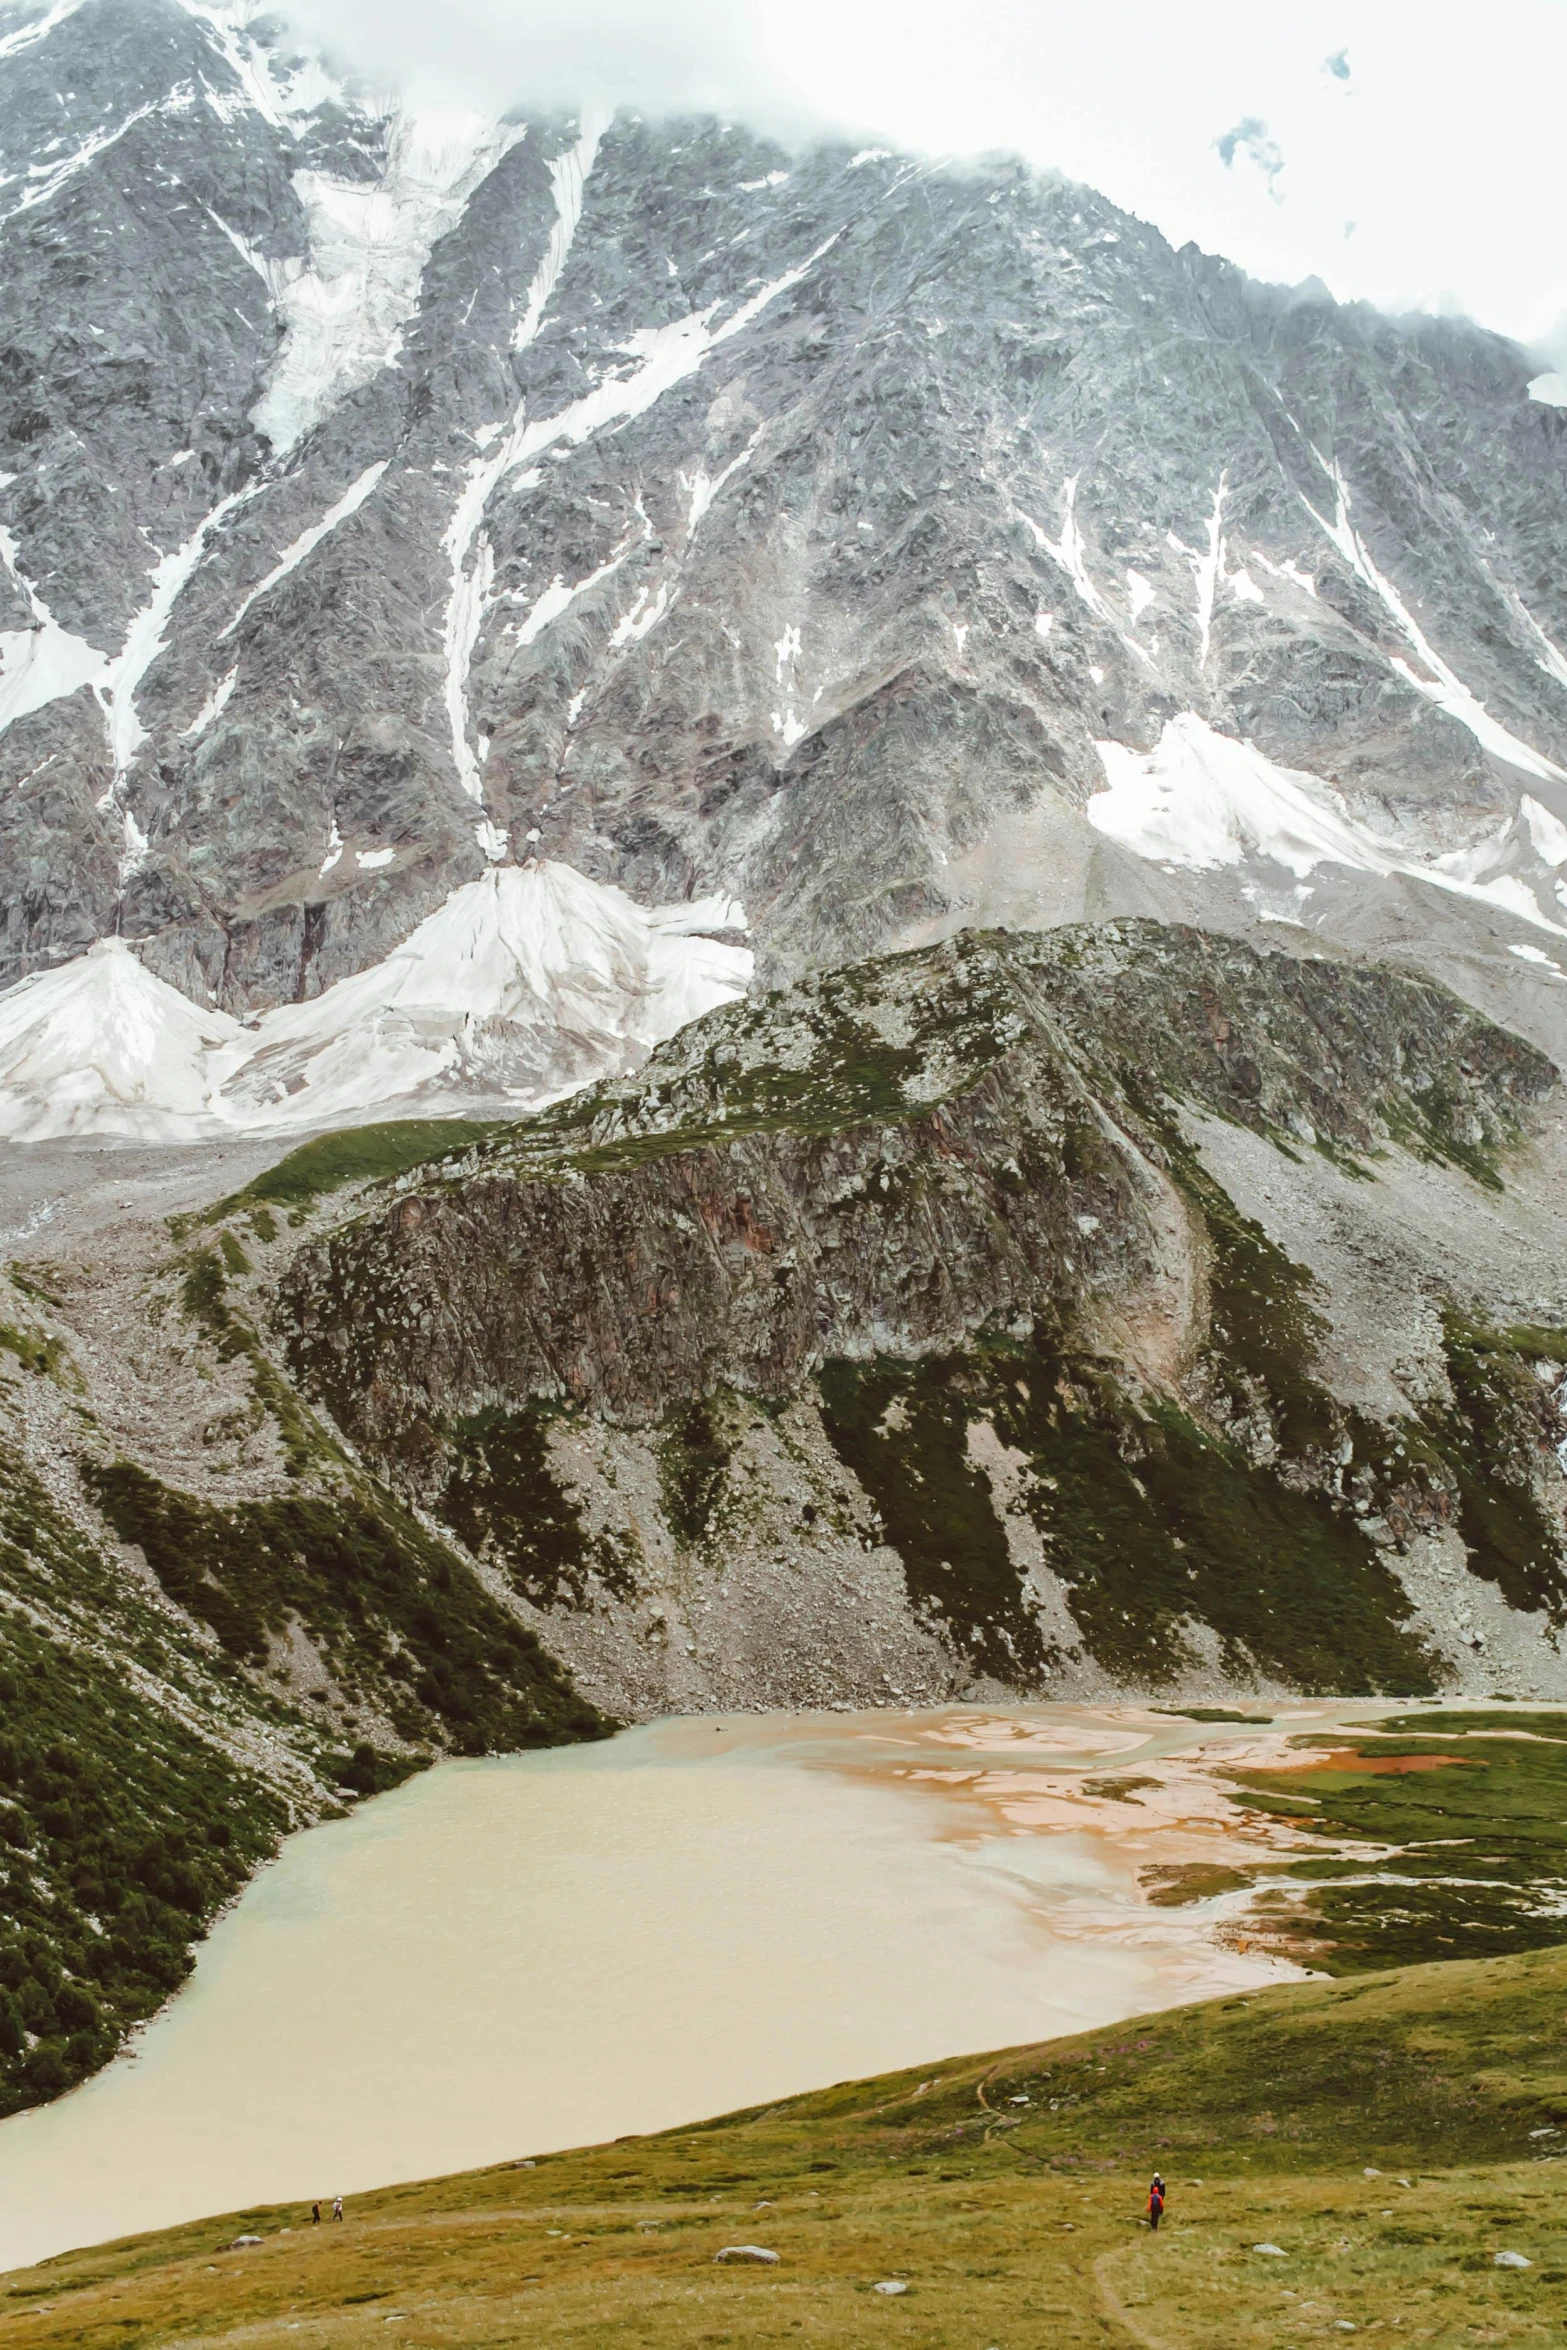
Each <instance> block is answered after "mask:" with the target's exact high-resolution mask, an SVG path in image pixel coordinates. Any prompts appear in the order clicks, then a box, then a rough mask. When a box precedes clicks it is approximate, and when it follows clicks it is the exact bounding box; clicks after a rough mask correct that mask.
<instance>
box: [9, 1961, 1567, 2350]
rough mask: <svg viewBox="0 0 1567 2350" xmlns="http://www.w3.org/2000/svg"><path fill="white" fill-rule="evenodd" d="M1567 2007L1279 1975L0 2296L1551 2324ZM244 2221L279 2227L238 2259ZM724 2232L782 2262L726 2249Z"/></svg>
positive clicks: (1559, 2286) (292, 2216) (69, 2331)
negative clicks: (1160, 2011) (1505, 2264)
mask: <svg viewBox="0 0 1567 2350" xmlns="http://www.w3.org/2000/svg"><path fill="white" fill-rule="evenodd" d="M1564 2008H1567V1951H1563V1950H1548V1951H1534V1952H1529V1953H1526V1954H1524V1955H1522V1956H1519V1957H1513V1958H1506V1959H1498V1960H1489V1961H1476V1962H1468V1961H1462V1962H1455V1963H1451V1964H1448V1965H1445V1966H1440V1967H1430V1966H1428V1967H1413V1968H1407V1969H1403V1970H1400V1971H1398V1972H1395V1973H1391V1974H1385V1975H1376V1976H1362V1977H1360V1978H1359V1979H1358V1980H1356V1981H1354V1982H1353V1983H1334V1984H1325V1983H1315V1982H1313V1983H1307V1984H1301V1985H1292V1986H1289V1987H1288V1988H1285V1989H1282V1990H1278V1991H1270V1992H1266V1993H1261V1994H1256V1995H1252V1996H1249V1997H1243V1998H1236V1999H1231V2000H1225V2001H1220V2002H1214V2003H1212V2004H1210V2005H1207V2006H1204V2007H1199V2008H1189V2009H1186V2010H1184V2011H1177V2012H1176V2013H1174V2014H1166V2015H1161V2016H1155V2017H1149V2018H1145V2019H1142V2020H1141V2021H1137V2022H1133V2023H1129V2024H1124V2025H1121V2026H1118V2027H1116V2028H1115V2029H1113V2030H1111V2031H1109V2032H1102V2033H1093V2034H1088V2035H1083V2036H1079V2037H1077V2038H1075V2039H1071V2040H1062V2041H1056V2042H1052V2043H1049V2044H1047V2045H1045V2046H1043V2047H1039V2048H1032V2049H1018V2050H1012V2051H1010V2052H1008V2053H1006V2054H1003V2055H1001V2056H999V2057H979V2058H965V2059H962V2060H960V2061H958V2062H956V2063H949V2064H945V2065H938V2066H935V2067H932V2068H928V2069H926V2070H924V2071H918V2072H909V2073H904V2074H899V2075H892V2076H888V2077H887V2078H885V2079H882V2080H878V2081H870V2082H859V2083H853V2084H849V2085H846V2086H843V2087H841V2088H838V2089H833V2090H828V2091H825V2092H823V2093H821V2094H818V2095H814V2096H809V2097H801V2098H795V2099H790V2100H788V2101H787V2102H785V2103H783V2104H780V2105H778V2106H774V2107H771V2108H769V2109H767V2110H766V2111H765V2112H760V2113H750V2114H740V2115H736V2116H732V2117H730V2118H729V2119H727V2120H724V2121H719V2122H714V2123H710V2124H707V2125H705V2126H701V2127H697V2128H692V2129H683V2130H675V2131H671V2132H668V2133H666V2134H665V2135H663V2136H660V2137H656V2138H644V2139H624V2140H621V2141H619V2142H618V2143H617V2144H615V2145H612V2146H608V2147H601V2148H597V2149H590V2150H588V2151H586V2152H582V2153H577V2154H564V2155H558V2156H553V2157H549V2158H547V2159H544V2160H541V2161H540V2162H539V2163H538V2164H537V2166H536V2167H534V2168H532V2169H528V2170H523V2169H518V2168H515V2167H511V2166H506V2167H498V2168H495V2169H491V2170H487V2171H480V2172H474V2173H471V2174H468V2175H466V2176H459V2177H454V2178H450V2179H443V2180H437V2181H434V2182H432V2183H429V2184H426V2185H421V2186H411V2187H400V2188H393V2189H389V2190H386V2191H384V2192H382V2193H380V2194H376V2195H366V2196H362V2197H359V2198H356V2199H355V2200H354V2201H353V2203H352V2205H351V2208H350V2213H349V2218H348V2220H347V2222H346V2223H345V2225H344V2226H343V2227H342V2228H336V2227H333V2226H331V2225H330V2224H328V2225H326V2226H324V2227H322V2228H320V2229H312V2228H311V2227H310V2226H309V2225H308V2219H309V2213H308V2209H307V2208H306V2207H305V2206H303V2205H298V2204H296V2205H294V2206H292V2207H287V2208H282V2209H277V2210H268V2211H252V2212H246V2213H244V2214H240V2215H234V2216H232V2217H230V2218H229V2219H227V2220H224V2221H204V2222H201V2223H199V2224H196V2225H193V2226H188V2227H184V2228H179V2229H174V2230H170V2231H168V2232H167V2233H165V2234H162V2235H158V2236H149V2237H143V2238H139V2239H134V2240H131V2241H128V2242H126V2243H124V2244H121V2245H117V2246H110V2247H107V2248H105V2249H103V2250H100V2251H96V2252H91V2253H81V2254H71V2255H67V2256H65V2257H63V2258H61V2259H59V2260H57V2261H53V2262H49V2263H46V2264H45V2265H44V2266H43V2267H42V2268H40V2269H37V2270H35V2271H32V2272H30V2273H27V2274H21V2273H19V2274H17V2275H16V2276H14V2277H12V2278H10V2279H9V2280H7V2290H8V2293H9V2308H10V2309H11V2310H12V2311H14V2312H17V2313H20V2312H22V2311H24V2310H25V2311H26V2312H27V2313H28V2321H27V2324H26V2327H25V2329H22V2328H17V2329H16V2332H17V2338H18V2339H19V2340H20V2339H23V2338H25V2340H26V2341H27V2342H28V2344H30V2345H33V2344H37V2345H43V2346H47V2350H64V2345H66V2344H70V2345H72V2350H108V2346H109V2345H111V2344H112V2345H116V2346H119V2350H128V2346H133V2345H141V2344H147V2345H151V2344H154V2343H159V2344H161V2343H165V2342H167V2343H189V2344H194V2343H196V2342H198V2341H199V2342H201V2343H204V2344H205V2343H213V2342H218V2341H235V2342H238V2341H240V2340H243V2341H245V2342H247V2343H249V2342H256V2341H264V2340H271V2339H273V2338H274V2337H276V2338H277V2339H278V2340H279V2341H282V2340H283V2339H284V2338H285V2336H286V2338H287V2340H288V2341H289V2342H290V2343H292V2342H293V2341H294V2338H295V2336H296V2334H297V2340H298V2350H316V2346H318V2345H319V2346H321V2350H326V2346H327V2345H331V2346H332V2350H339V2346H341V2350H355V2346H357V2345H359V2344H363V2343H369V2342H371V2341H380V2342H385V2341H388V2340H392V2339H396V2340H397V2341H398V2342H399V2343H401V2344H404V2345H408V2344H414V2345H424V2346H427V2350H447V2346H450V2350H457V2346H458V2345H472V2346H473V2350H480V2346H481V2345H482V2346H485V2350H488V2346H491V2345H494V2346H497V2350H498V2346H500V2345H506V2344H513V2343H521V2342H524V2341H526V2342H529V2343H533V2344H539V2343H542V2344H546V2345H557V2346H560V2350H566V2346H568V2345H569V2346H571V2350H589V2345H598V2344H602V2343H606V2342H624V2343H627V2344H631V2343H635V2344H637V2345H639V2350H640V2346H642V2345H646V2346H648V2350H662V2346H664V2345H671V2346H672V2345H675V2344H680V2345H686V2344H694V2343H736V2344H739V2343H744V2344H747V2345H765V2344H772V2343H785V2342H791V2341H792V2340H793V2339H794V2338H795V2337H796V2336H798V2337H800V2338H801V2339H802V2340H804V2341H809V2342H815V2343H820V2344H824V2345H840V2344H841V2345H844V2346H845V2350H847V2346H848V2345H850V2344H853V2345H860V2344H864V2343H867V2342H874V2341H882V2340H884V2341H886V2342H888V2343H890V2344H908V2345H916V2344H918V2345H932V2346H935V2350H949V2346H950V2350H985V2345H987V2344H995V2345H997V2346H998V2350H1024V2346H1025V2345H1028V2346H1032V2345H1036V2344H1042V2343H1045V2342H1048V2343H1049V2344H1050V2345H1051V2350H1073V2346H1075V2345H1079V2344H1087V2343H1095V2344H1101V2343H1106V2342H1111V2343H1128V2342H1132V2343H1142V2344H1145V2345H1153V2346H1154V2350H1198V2346H1199V2345H1202V2346H1204V2350H1207V2346H1209V2345H1222V2350H1252V2345H1258V2346H1260V2345H1263V2344H1272V2343H1276V2342H1280V2341H1286V2340H1297V2339H1300V2340H1315V2339H1317V2338H1319V2337H1320V2338H1326V2339H1332V2340H1337V2339H1339V2338H1340V2337H1339V2332H1338V2327H1339V2325H1340V2323H1341V2322H1344V2323H1347V2324H1349V2325H1352V2326H1354V2327H1355V2328H1356V2329H1357V2330H1360V2329H1367V2328H1370V2327H1372V2326H1373V2325H1380V2326H1382V2327H1383V2328H1384V2329H1385V2330H1387V2331H1389V2332H1391V2331H1393V2330H1394V2328H1395V2323H1396V2327H1397V2330H1398V2332H1399V2335H1400V2338H1402V2339H1405V2340H1410V2341H1422V2342H1428V2343H1432V2344H1434V2345H1437V2350H1444V2346H1446V2345H1457V2344H1458V2343H1460V2342H1463V2343H1470V2342H1473V2341H1475V2340H1477V2339H1478V2340H1486V2339H1489V2340H1493V2341H1505V2342H1507V2343H1509V2344H1532V2343H1536V2342H1544V2341H1545V2340H1547V2339H1552V2340H1556V2339H1559V2338H1560V2334H1561V2331H1562V2327H1563V2324H1564V2321H1567V2208H1564V2207H1563V2201H1562V2197H1561V2192H1560V2179H1561V2174H1560V2172H1559V2171H1558V2170H1557V2169H1556V2168H1555V2167H1554V2166H1544V2165H1542V2163H1541V2160H1540V2156H1541V2151H1542V2149H1545V2148H1549V2147H1552V2146H1560V2145H1562V2144H1563V2143H1567V2129H1564V2127H1563V2125H1567V2071H1564V2070H1563V2067H1562V2039H1561V2034H1562V2019H1563V2013H1564ZM933 2075H934V2076H935V2077H934V2078H933V2077H932V2076H933ZM1014 2097H1027V2098H1028V2099H1029V2103H1028V2104H1027V2105H1026V2106H1015V2105H1013V2104H1012V2103H1011V2102H1010V2100H1011V2099H1012V2098H1014ZM1052 2100H1054V2110H1052V2103H1051V2101H1052ZM1542 2131H1543V2132H1547V2133H1550V2134H1549V2135H1545V2136H1541V2135H1538V2134H1537V2133H1540V2132H1542ZM1155 2163H1157V2164H1158V2165H1159V2166H1160V2167H1161V2168H1162V2169H1163V2171H1164V2172H1165V2175H1166V2177H1167V2178H1168V2179H1169V2180H1170V2182H1171V2184H1172V2189H1173V2194H1172V2203H1171V2212H1170V2220H1169V2223H1168V2224H1167V2227H1166V2230H1165V2232H1164V2233H1163V2234H1161V2236H1160V2237H1159V2239H1158V2241H1157V2242H1154V2241H1151V2240H1150V2239H1149V2238H1148V2237H1147V2236H1146V2234H1144V2233H1143V2232H1142V2231H1141V2229H1140V2227H1139V2224H1138V2223H1139V2214H1140V2211H1141V2208H1142V2189H1143V2185H1144V2180H1145V2174H1146V2172H1147V2171H1148V2169H1149V2168H1150V2167H1151V2165H1153V2164H1155ZM1368 2167H1369V2168H1371V2169H1373V2170H1374V2171H1376V2172H1378V2173H1380V2174H1382V2175H1379V2176H1376V2177H1370V2178H1368V2177H1367V2176H1366V2175H1365V2172H1366V2170H1367V2168H1368ZM1198 2182H1201V2183H1200V2184H1199V2183H1198ZM1400 2182H1407V2183H1400ZM759 2206H765V2208H759ZM302 2223H303V2224H302ZM284 2227H288V2228H289V2229H290V2231H291V2232H290V2233H288V2234H283V2233H281V2232H280V2231H281V2230H282V2229H283V2228H284ZM242 2229H244V2230H246V2231H253V2232H255V2233H258V2234H260V2235H261V2236H262V2237H263V2238H264V2241H263V2242H262V2243H261V2244H260V2245H259V2246H256V2247H254V2248H253V2249H246V2250H241V2251H230V2250H227V2249H225V2247H226V2246H227V2245H228V2244H229V2242H230V2241H231V2239H232V2238H233V2237H234V2235H235V2234H236V2233H238V2232H240V2231H241V2230H242ZM1262 2242H1272V2243H1275V2244H1278V2245H1281V2246H1282V2247H1283V2248H1284V2250H1285V2251H1286V2253H1287V2254H1288V2258H1287V2259H1284V2260H1276V2259H1271V2258H1268V2257H1266V2256H1263V2255H1261V2254H1258V2253H1257V2252H1255V2251H1254V2250H1253V2249H1252V2248H1253V2247H1254V2246H1255V2245H1256V2244H1258V2243H1262ZM735 2243H761V2244H764V2245H766V2246H768V2247H770V2248H772V2249H774V2250H776V2251H777V2252H779V2253H780V2255H781V2260H780V2263H779V2265H778V2267H777V2268H776V2269H771V2270H766V2271H762V2270H758V2269H756V2268H750V2267H745V2268H730V2267H719V2266H716V2265H715V2264H714V2259H713V2255H714V2253H715V2252H716V2251H717V2250H718V2248H719V2247H720V2246H722V2245H725V2244H735ZM1503 2247H1509V2248H1514V2249H1518V2250H1521V2251H1523V2252H1524V2253H1526V2254H1527V2255H1528V2256H1529V2257H1530V2258H1531V2259H1532V2261H1533V2263H1534V2265H1533V2266H1532V2267H1531V2268H1529V2269H1528V2270H1526V2271H1519V2272H1509V2271H1506V2270H1499V2269H1497V2268H1496V2267H1495V2266H1494V2265H1493V2255H1494V2254H1495V2252H1496V2251H1497V2250H1499V2249H1501V2248H1503ZM893 2277H902V2278H903V2279H905V2280H906V2282H907V2286H908V2290H907V2292H906V2293H905V2294H904V2295H902V2296H901V2297H897V2298H893V2297H884V2296H879V2295H877V2294H875V2293H873V2292H872V2290H871V2287H872V2285H873V2284H874V2283H875V2282H876V2281H877V2280H878V2279H886V2278H893ZM1290 2296H1293V2298H1290ZM396 2317H400V2323H399V2324H398V2328H397V2332H396V2334H395V2336H394V2335H392V2334H389V2333H388V2332H387V2331H386V2330H385V2329H386V2328H387V2326H388V2323H389V2321H391V2320H392V2319H394V2318H396ZM4 2322H5V2321H4V2320H3V2319H0V2323H4Z"/></svg>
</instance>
